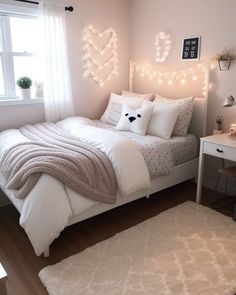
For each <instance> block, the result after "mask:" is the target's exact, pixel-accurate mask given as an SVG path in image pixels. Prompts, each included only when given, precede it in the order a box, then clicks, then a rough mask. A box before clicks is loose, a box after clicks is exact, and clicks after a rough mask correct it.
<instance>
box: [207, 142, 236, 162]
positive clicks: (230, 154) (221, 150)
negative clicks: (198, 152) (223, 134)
mask: <svg viewBox="0 0 236 295" xmlns="http://www.w3.org/2000/svg"><path fill="white" fill-rule="evenodd" d="M203 149H204V151H203V152H204V153H205V154H209V155H212V156H216V157H219V158H223V159H228V160H231V161H236V150H235V149H234V148H231V147H226V146H223V145H220V144H216V143H210V142H204V147H203Z"/></svg>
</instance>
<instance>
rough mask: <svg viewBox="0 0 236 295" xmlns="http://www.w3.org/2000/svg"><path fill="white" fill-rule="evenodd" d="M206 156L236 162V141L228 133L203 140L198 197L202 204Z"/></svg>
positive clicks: (200, 155) (197, 200)
mask: <svg viewBox="0 0 236 295" xmlns="http://www.w3.org/2000/svg"><path fill="white" fill-rule="evenodd" d="M204 154H208V155H212V156H215V157H217V158H222V159H226V160H230V161H234V162H236V140H234V139H231V138H229V134H228V133H223V134H218V135H212V136H207V137H202V138H201V145H200V153H199V167H198V181H197V197H196V202H197V203H201V194H202V176H203V169H204Z"/></svg>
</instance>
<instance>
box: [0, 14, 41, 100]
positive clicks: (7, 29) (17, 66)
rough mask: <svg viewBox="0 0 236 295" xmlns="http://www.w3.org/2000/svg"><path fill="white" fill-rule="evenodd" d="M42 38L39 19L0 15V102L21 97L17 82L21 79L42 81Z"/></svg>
mask: <svg viewBox="0 0 236 295" xmlns="http://www.w3.org/2000/svg"><path fill="white" fill-rule="evenodd" d="M39 39H40V38H39V27H38V19H37V17H31V16H26V15H25V16H24V15H11V14H6V15H3V14H2V15H1V14H0V99H1V98H2V99H6V98H7V99H10V98H16V97H18V96H19V90H18V87H17V85H16V81H17V79H18V78H19V77H21V76H28V77H30V78H31V79H32V81H33V82H40V81H41V80H42V70H41V66H40V62H39V58H38V53H39V48H40V40H39Z"/></svg>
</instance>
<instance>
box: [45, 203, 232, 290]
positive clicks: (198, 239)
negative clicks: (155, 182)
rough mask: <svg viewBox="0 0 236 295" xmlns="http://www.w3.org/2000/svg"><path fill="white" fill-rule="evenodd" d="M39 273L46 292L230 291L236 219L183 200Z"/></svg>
mask: <svg viewBox="0 0 236 295" xmlns="http://www.w3.org/2000/svg"><path fill="white" fill-rule="evenodd" d="M39 277H40V279H41V281H42V282H43V284H44V285H45V286H46V288H47V290H48V292H49V294H50V295H80V294H81V295H88V294H89V295H95V294H96V295H121V294H123V295H146V294H148V295H154V294H155V295H162V294H163V295H171V294H173V295H178V294H179V295H213V294H214V295H216V294H217V295H233V294H234V293H236V222H234V221H233V220H232V219H231V218H229V217H226V216H224V215H222V214H220V213H217V212H216V211H213V210H211V209H209V208H207V207H203V206H201V205H196V204H195V203H192V202H186V203H184V204H182V205H179V206H177V207H175V208H172V209H169V210H167V211H165V212H163V213H161V214H160V215H157V216H155V217H153V218H151V219H149V220H146V221H144V222H142V223H140V224H138V225H137V226H134V227H131V228H129V229H127V230H125V231H123V232H121V233H119V234H117V235H115V236H113V237H111V238H110V239H108V240H105V241H103V242H101V243H98V244H96V245H94V246H92V247H90V248H88V249H86V250H85V251H83V252H81V253H78V254H76V255H74V256H71V257H69V258H67V259H65V260H63V261H61V262H60V263H58V264H56V265H53V266H48V267H46V268H44V269H43V270H41V271H40V273H39Z"/></svg>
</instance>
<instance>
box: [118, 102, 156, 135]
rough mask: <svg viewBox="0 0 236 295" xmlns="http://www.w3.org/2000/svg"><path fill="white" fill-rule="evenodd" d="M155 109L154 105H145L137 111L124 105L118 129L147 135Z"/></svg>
mask: <svg viewBox="0 0 236 295" xmlns="http://www.w3.org/2000/svg"><path fill="white" fill-rule="evenodd" d="M153 108H154V106H153V105H152V104H150V105H143V106H142V107H140V108H137V109H133V108H132V107H130V106H128V105H123V108H122V113H121V117H120V120H119V122H118V124H117V126H116V129H117V130H129V131H132V132H134V133H137V134H140V135H145V134H146V131H147V127H148V123H149V120H150V118H151V115H152V111H153Z"/></svg>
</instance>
